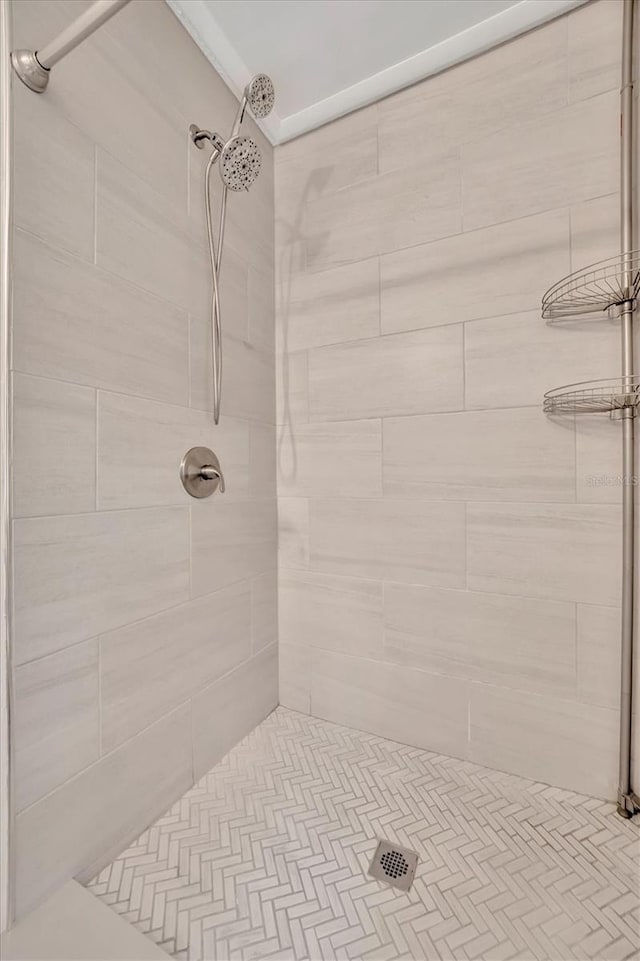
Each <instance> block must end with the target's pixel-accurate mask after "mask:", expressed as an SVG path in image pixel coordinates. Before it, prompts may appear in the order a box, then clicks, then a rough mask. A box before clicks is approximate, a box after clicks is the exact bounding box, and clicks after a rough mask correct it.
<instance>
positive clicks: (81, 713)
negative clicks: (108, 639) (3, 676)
mask: <svg viewBox="0 0 640 961" xmlns="http://www.w3.org/2000/svg"><path fill="white" fill-rule="evenodd" d="M98 692H99V686H98V644H97V642H96V641H95V640H91V641H86V642H85V643H83V644H74V645H73V646H72V647H70V648H68V649H67V650H66V651H59V652H58V653H57V654H51V655H50V656H49V657H43V658H40V659H38V660H36V661H32V662H31V663H30V664H23V665H21V666H20V667H19V668H18V669H17V670H16V675H15V702H14V712H13V731H14V750H15V755H14V761H15V772H14V773H15V785H16V794H15V804H16V810H17V811H21V810H22V809H23V808H25V807H28V805H30V804H33V803H34V801H37V800H38V799H39V798H41V797H43V796H44V795H45V794H48V793H49V791H52V790H53V789H54V788H56V787H58V786H59V785H60V784H62V783H63V782H64V781H66V780H68V779H69V778H70V777H72V776H73V775H74V774H77V773H78V772H79V771H81V770H82V769H83V768H85V767H88V765H89V764H91V763H92V762H93V761H96V760H97V759H98V757H99V754H100V724H99V713H100V708H99V697H98Z"/></svg>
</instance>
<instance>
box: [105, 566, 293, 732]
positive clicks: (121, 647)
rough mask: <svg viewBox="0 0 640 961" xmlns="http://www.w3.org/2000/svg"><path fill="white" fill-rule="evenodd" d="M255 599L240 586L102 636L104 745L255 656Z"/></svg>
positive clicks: (139, 728) (144, 723) (165, 710)
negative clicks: (252, 603) (252, 618)
mask: <svg viewBox="0 0 640 961" xmlns="http://www.w3.org/2000/svg"><path fill="white" fill-rule="evenodd" d="M274 593H275V592H274ZM250 600H251V599H250V593H249V588H248V587H247V586H246V585H245V584H237V585H234V586H233V587H228V588H225V589H224V590H221V591H216V592H215V593H213V594H207V595H206V597H203V598H199V599H197V600H194V601H190V602H189V603H188V604H184V605H180V606H179V607H174V608H173V609H172V610H170V611H165V612H164V613H162V614H157V615H155V616H154V617H150V618H147V619H146V620H144V621H139V622H138V623H137V624H132V625H129V626H127V627H124V628H120V629H119V630H116V631H112V632H111V633H109V634H104V635H103V636H102V637H101V639H100V686H101V703H102V709H101V721H102V747H103V750H106V751H110V750H112V749H113V748H114V747H117V746H118V744H121V743H122V742H123V741H126V740H127V739H128V738H129V737H132V736H133V735H134V734H137V733H138V732H139V731H141V730H142V729H143V728H145V727H148V725H149V724H151V723H152V722H153V721H156V720H158V719H159V718H160V717H162V715H163V714H167V713H168V712H169V711H170V710H172V709H173V708H174V707H176V706H177V705H178V704H180V703H182V701H185V700H187V698H190V697H192V696H193V695H195V694H196V693H197V692H198V691H200V690H201V689H202V688H203V687H206V686H207V685H208V684H211V683H212V682H213V681H215V680H216V679H217V678H218V677H221V676H222V675H223V674H226V673H227V672H228V671H230V670H231V669H232V668H234V667H236V666H237V665H238V664H240V663H242V661H245V660H246V659H247V658H248V657H249V656H250V654H251V603H250Z"/></svg>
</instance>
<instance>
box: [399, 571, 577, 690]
mask: <svg viewBox="0 0 640 961" xmlns="http://www.w3.org/2000/svg"><path fill="white" fill-rule="evenodd" d="M575 621H576V618H575V608H574V605H573V604H570V603H566V602H560V601H540V600H538V599H535V600H534V599H531V598H526V597H508V596H505V595H502V594H481V593H476V592H474V591H452V590H439V589H434V588H429V587H413V586H411V587H409V586H404V585H399V584H387V585H385V589H384V623H385V638H384V656H385V659H386V660H391V661H394V662H395V663H398V664H403V665H405V666H406V667H409V668H416V669H423V670H428V671H437V672H442V673H445V674H454V675H456V676H458V677H467V678H473V679H475V680H482V681H487V682H490V683H494V684H499V685H500V686H502V687H509V688H513V689H517V690H523V691H534V692H538V693H541V694H544V693H555V694H559V695H562V696H567V697H570V696H575V693H576V687H577V679H576V650H575V633H576V623H575Z"/></svg>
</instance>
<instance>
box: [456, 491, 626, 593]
mask: <svg viewBox="0 0 640 961" xmlns="http://www.w3.org/2000/svg"><path fill="white" fill-rule="evenodd" d="M467 524H468V586H469V587H470V588H471V589H473V590H480V591H496V592H498V593H502V594H521V595H529V596H531V597H545V598H555V599H557V600H566V601H577V602H583V603H586V604H603V605H612V606H613V605H616V604H617V603H618V596H619V592H620V510H619V508H618V507H614V506H613V505H611V506H610V505H599V504H575V505H571V504H558V505H555V504H544V505H543V504H540V505H537V504H513V505H502V504H493V505H488V504H469V505H468V506H467Z"/></svg>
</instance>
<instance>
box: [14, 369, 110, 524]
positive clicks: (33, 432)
mask: <svg viewBox="0 0 640 961" xmlns="http://www.w3.org/2000/svg"><path fill="white" fill-rule="evenodd" d="M70 438H72V439H73V443H70V442H69V441H70ZM12 440H13V514H14V516H15V517H20V516H23V515H27V514H29V515H34V514H71V513H76V512H82V511H91V510H93V509H94V507H95V503H96V392H95V391H94V390H91V388H89V387H77V386H76V385H75V384H63V383H60V382H59V381H54V380H45V379H43V378H41V377H28V376H25V375H23V374H14V375H13V438H12Z"/></svg>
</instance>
